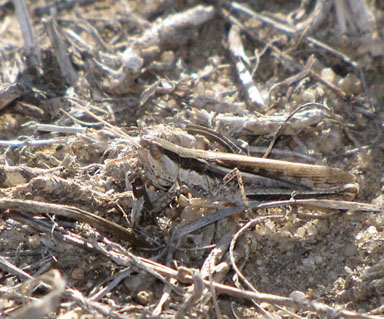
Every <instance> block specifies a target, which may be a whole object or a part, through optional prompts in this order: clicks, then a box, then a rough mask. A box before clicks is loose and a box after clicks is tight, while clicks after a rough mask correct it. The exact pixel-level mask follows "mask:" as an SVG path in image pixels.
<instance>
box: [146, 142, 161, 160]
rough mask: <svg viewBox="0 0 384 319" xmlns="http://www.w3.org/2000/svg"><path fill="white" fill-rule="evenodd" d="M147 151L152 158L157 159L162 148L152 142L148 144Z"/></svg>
mask: <svg viewBox="0 0 384 319" xmlns="http://www.w3.org/2000/svg"><path fill="white" fill-rule="evenodd" d="M149 152H150V154H151V156H152V158H153V159H154V160H159V159H160V158H161V156H162V155H163V150H162V148H161V147H160V146H158V145H156V144H153V143H152V144H151V145H150V146H149Z"/></svg>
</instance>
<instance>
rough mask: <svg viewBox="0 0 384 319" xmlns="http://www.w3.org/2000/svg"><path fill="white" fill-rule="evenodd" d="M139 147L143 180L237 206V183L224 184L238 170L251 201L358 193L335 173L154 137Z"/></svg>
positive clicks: (343, 175) (352, 183) (350, 181)
mask: <svg viewBox="0 0 384 319" xmlns="http://www.w3.org/2000/svg"><path fill="white" fill-rule="evenodd" d="M140 143H141V146H142V149H141V151H140V158H141V160H142V164H143V166H144V168H145V170H146V174H147V176H148V177H149V179H150V180H151V182H152V184H153V185H154V186H155V187H157V188H159V189H162V190H167V189H169V188H170V187H171V186H172V185H173V184H174V183H175V182H176V181H177V182H179V183H181V184H185V185H187V186H188V189H189V191H190V192H191V194H192V195H194V196H196V197H209V198H212V199H216V200H217V199H220V200H229V201H236V198H237V199H239V196H238V193H239V190H238V188H239V187H238V183H236V182H229V183H227V182H226V180H227V179H228V178H227V176H228V175H229V174H230V173H231V172H233V171H234V170H238V171H239V173H240V176H241V180H242V182H243V184H244V189H245V196H246V197H247V199H252V200H284V199H290V198H292V197H294V198H297V199H305V198H319V197H320V198H323V197H344V198H345V197H346V198H348V199H352V198H353V197H355V195H356V194H357V193H358V185H357V184H356V183H355V177H354V175H352V174H351V173H349V172H345V171H343V170H341V169H338V168H331V167H328V166H321V165H311V164H302V163H294V162H288V161H283V160H275V159H265V158H258V157H253V156H247V155H240V154H233V153H223V152H215V151H206V150H200V149H192V148H186V147H182V146H179V145H176V144H173V143H171V142H169V141H167V140H165V139H162V138H160V137H156V136H143V137H142V138H141V142H140Z"/></svg>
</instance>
